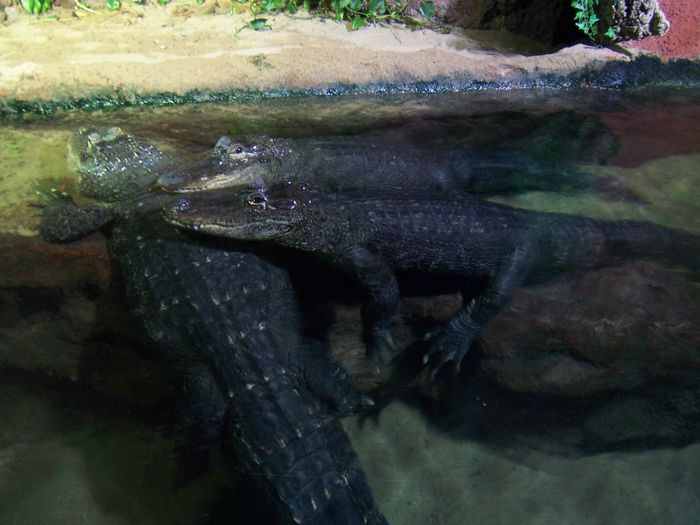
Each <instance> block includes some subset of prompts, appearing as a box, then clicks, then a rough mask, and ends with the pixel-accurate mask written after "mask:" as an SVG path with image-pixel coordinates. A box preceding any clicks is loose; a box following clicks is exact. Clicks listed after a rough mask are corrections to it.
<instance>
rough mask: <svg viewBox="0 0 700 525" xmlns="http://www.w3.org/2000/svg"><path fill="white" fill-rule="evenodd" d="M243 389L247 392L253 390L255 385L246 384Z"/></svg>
mask: <svg viewBox="0 0 700 525" xmlns="http://www.w3.org/2000/svg"><path fill="white" fill-rule="evenodd" d="M245 387H246V388H247V389H248V390H253V388H254V387H255V385H254V384H253V383H246V385H245Z"/></svg>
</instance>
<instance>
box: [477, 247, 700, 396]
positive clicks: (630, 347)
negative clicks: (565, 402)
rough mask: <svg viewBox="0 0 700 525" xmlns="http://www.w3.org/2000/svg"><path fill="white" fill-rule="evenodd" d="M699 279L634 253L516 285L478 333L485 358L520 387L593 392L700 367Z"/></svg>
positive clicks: (503, 381)
mask: <svg viewBox="0 0 700 525" xmlns="http://www.w3.org/2000/svg"><path fill="white" fill-rule="evenodd" d="M699 304H700V288H699V287H698V286H697V285H695V284H690V283H689V281H688V280H687V278H686V277H685V276H684V275H683V272H675V271H673V270H670V269H667V268H665V267H662V266H659V265H658V264H655V263H652V262H647V261H635V262H631V263H628V264H625V265H622V266H617V267H611V268H605V269H602V270H596V271H590V272H587V273H585V274H583V275H581V276H580V277H576V278H569V279H560V280H557V281H556V282H553V283H550V284H548V285H546V286H542V287H533V288H524V289H522V290H520V291H519V292H518V293H517V294H516V296H515V298H514V300H513V301H512V303H511V304H510V306H509V307H508V308H506V310H505V311H504V312H502V313H501V314H500V315H498V316H497V317H496V318H494V319H493V321H492V322H491V323H490V324H489V326H488V327H487V328H486V330H485V331H484V332H483V334H482V348H483V349H484V351H485V354H486V355H485V358H484V360H483V361H482V366H483V367H484V368H485V369H486V370H487V371H488V372H489V374H490V375H491V376H492V377H493V378H494V379H495V380H496V382H497V383H499V384H500V385H503V386H505V387H507V388H509V389H512V390H515V391H520V392H540V393H550V394H557V395H577V396H582V395H590V394H592V393H595V392H604V391H611V390H626V389H631V388H635V387H640V386H642V385H644V384H645V383H646V382H648V381H651V380H654V379H661V378H669V377H673V378H674V380H675V381H678V382H683V383H692V382H693V381H694V380H695V379H694V376H695V372H694V370H697V369H698V367H699V366H700V360H699V359H698V357H699V356H698V354H697V351H696V349H697V348H698V346H699V345H700V307H698V305H699Z"/></svg>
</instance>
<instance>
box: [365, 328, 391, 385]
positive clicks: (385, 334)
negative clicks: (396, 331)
mask: <svg viewBox="0 0 700 525" xmlns="http://www.w3.org/2000/svg"><path fill="white" fill-rule="evenodd" d="M367 339H368V341H367V357H368V358H369V363H370V367H371V368H372V372H374V374H375V375H376V374H379V372H380V367H379V365H380V364H383V365H387V364H389V363H390V362H391V358H392V355H393V353H394V349H395V348H396V345H395V344H394V338H393V337H392V336H391V332H390V331H389V329H388V328H377V329H373V330H372V332H371V335H370V336H368V338H367Z"/></svg>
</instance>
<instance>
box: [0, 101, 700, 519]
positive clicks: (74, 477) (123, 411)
mask: <svg viewBox="0 0 700 525" xmlns="http://www.w3.org/2000/svg"><path fill="white" fill-rule="evenodd" d="M105 124H106V125H118V126H121V127H123V128H124V129H125V130H127V131H129V132H131V133H133V134H135V135H137V136H139V137H141V138H143V139H146V140H149V141H152V142H155V143H157V144H159V145H160V146H162V147H163V148H164V149H167V150H169V151H171V152H177V153H178V154H180V155H183V156H184V157H186V158H196V157H197V156H199V155H203V154H204V153H205V152H206V151H207V150H208V149H210V148H211V147H212V145H213V144H214V143H215V142H216V140H217V139H218V137H219V136H221V135H222V134H230V135H235V136H238V135H244V134H259V133H263V134H269V135H273V136H288V137H309V136H315V135H329V134H331V135H338V134H359V133H372V134H379V135H382V136H387V137H390V138H391V139H392V140H399V141H403V142H404V143H405V144H406V147H407V148H417V147H421V148H436V149H438V148H442V147H465V148H470V149H471V150H473V151H477V152H488V151H492V150H494V149H507V150H512V151H517V152H520V153H527V154H528V155H530V156H532V158H536V159H539V160H540V161H542V162H545V163H548V165H557V166H567V167H569V166H570V167H571V168H572V170H573V172H575V173H580V174H581V177H583V176H584V175H585V176H586V177H588V179H590V180H591V181H593V182H592V183H591V184H588V185H582V186H579V187H576V188H574V189H561V188H558V189H557V190H556V191H547V190H548V188H547V187H543V188H541V189H539V191H528V192H522V193H518V194H508V195H499V196H497V197H494V198H493V200H495V201H498V202H502V203H506V204H509V205H512V206H517V207H522V208H528V209H533V210H539V211H552V212H561V213H567V214H573V215H584V216H590V217H596V218H603V219H611V220H619V219H635V220H641V221H649V222H653V223H657V224H662V225H666V226H671V227H674V228H679V229H682V230H685V231H687V232H690V233H694V234H696V235H700V92H698V91H692V90H685V91H676V90H648V91H643V92H639V93H635V94H621V93H616V92H569V93H560V92H559V93H549V92H522V93H474V94H464V95H438V96H421V97H417V96H410V97H374V98H369V99H367V98H350V97H348V98H341V99H305V100H297V101H293V100H291V101H290V100H276V101H267V102H264V103H257V104H248V105H237V106H213V105H202V106H195V107H188V108H176V109H159V110H147V109H135V110H123V111H119V112H102V113H95V114H71V115H66V116H63V117H59V118H56V119H53V120H50V121H34V122H28V123H25V124H11V125H10V124H6V125H0V242H1V246H2V250H3V252H4V253H3V258H5V261H6V263H5V264H4V265H3V266H0V523H8V524H34V523H47V524H50V523H89V524H93V523H94V524H102V523H104V524H112V523H114V524H132V523H136V524H140V523H143V524H146V523H148V524H155V523H163V524H165V523H168V524H170V523H183V524H200V523H202V524H204V523H228V522H231V521H233V522H239V520H240V519H241V516H245V517H244V518H243V521H241V522H248V521H250V520H254V519H255V518H254V516H255V514H254V512H255V509H250V508H248V507H249V505H248V504H247V503H246V501H247V500H246V499H245V498H246V497H245V496H243V492H244V490H243V488H244V487H242V486H241V485H245V483H244V482H243V483H241V482H240V481H237V480H238V478H236V477H235V475H232V474H230V473H229V472H228V471H227V467H226V463H225V462H224V461H222V460H221V458H220V457H218V456H217V458H216V460H215V461H214V465H213V468H212V471H211V472H210V473H208V474H207V475H205V476H204V477H203V478H200V479H198V480H196V481H194V482H193V483H191V484H190V485H188V486H186V487H184V488H181V489H177V490H176V489H175V488H174V487H173V478H174V472H175V464H174V459H173V457H172V451H171V450H172V441H171V438H170V437H169V435H168V432H167V431H166V429H167V428H168V424H169V423H168V417H169V416H168V413H167V407H168V406H169V403H170V401H169V395H170V393H169V390H168V378H167V377H161V375H160V370H159V369H160V365H159V363H158V360H157V359H156V358H155V357H154V356H153V354H152V353H150V351H149V348H148V343H144V342H142V341H140V340H139V334H136V333H133V329H132V328H130V326H131V325H130V321H129V318H128V316H127V315H126V313H125V311H124V310H125V307H124V308H122V309H121V310H120V309H119V308H120V305H122V306H123V300H122V299H121V297H120V293H121V292H120V286H121V283H120V282H119V280H118V279H117V280H115V281H114V282H112V283H111V284H108V285H105V284H104V283H103V282H101V281H100V280H99V279H100V273H99V271H98V270H96V269H95V268H94V267H93V266H90V265H86V266H84V267H81V266H77V267H75V266H71V265H70V264H64V263H62V262H61V261H62V259H61V257H60V256H55V255H51V256H48V255H46V256H45V253H48V252H46V248H45V247H42V245H41V244H40V243H38V242H37V243H33V241H27V240H26V239H25V240H22V239H21V237H25V236H34V235H35V228H36V225H37V219H36V218H35V217H33V216H32V215H31V211H32V210H31V208H29V207H27V206H26V205H27V203H28V202H29V201H30V200H31V199H32V198H33V192H34V191H35V190H36V189H46V188H48V187H59V188H61V189H64V190H67V191H70V190H71V189H72V183H73V182H74V176H73V174H72V173H71V171H70V169H69V168H68V166H67V165H66V143H67V142H68V140H69V139H70V137H71V135H72V133H73V132H74V130H75V129H76V128H78V127H80V126H91V125H105ZM588 179H587V180H588ZM18 239H19V240H18ZM94 242H95V243H99V242H100V241H99V239H97V240H95V241H94ZM91 246H92V245H91ZM69 255H70V254H69ZM72 256H73V257H78V256H81V255H80V254H78V253H77V252H75V253H72ZM82 256H85V253H83V254H82ZM66 257H67V256H66ZM88 259H89V253H88ZM81 260H82V259H81ZM99 264H102V263H101V262H98V263H96V265H99ZM32 265H34V266H32ZM61 272H65V273H61ZM68 272H72V273H70V275H69V274H68ZM81 272H82V273H81ZM90 272H92V273H90ZM83 273H90V275H93V274H94V280H95V284H94V286H90V287H88V288H87V289H85V288H80V289H78V290H76V289H75V288H73V287H72V286H74V284H75V283H76V282H82V281H80V279H79V277H80V276H81V275H82V274H83ZM81 286H82V284H81ZM356 307H357V305H355V306H350V307H348V306H347V305H346V306H343V307H340V306H337V305H336V306H335V307H334V308H335V309H336V318H337V322H336V323H335V324H334V325H333V326H332V328H331V334H330V335H329V340H330V341H331V343H332V347H333V351H334V352H335V353H336V355H340V356H341V357H343V356H345V359H346V362H347V363H352V362H353V361H352V360H353V359H357V354H358V352H359V351H360V350H359V336H358V333H359V329H358V325H359V322H358V318H357V308H356ZM343 308H346V309H347V311H346V310H343ZM353 308H354V310H353ZM343 312H346V313H343ZM398 324H400V323H397V327H395V328H396V331H397V340H399V341H400V342H401V341H404V342H405V341H410V340H411V337H413V336H411V335H406V336H405V337H404V336H403V335H402V334H404V332H406V333H408V332H409V331H410V330H409V329H408V328H407V326H406V325H405V324H402V325H401V326H398ZM402 330H403V331H402ZM348 348H350V350H348ZM353 355H354V356H355V357H353ZM348 356H349V357H348ZM358 370H360V371H358ZM355 372H356V374H357V376H358V378H359V381H360V382H361V384H363V385H365V386H367V385H372V384H375V385H376V384H382V385H383V387H382V388H381V389H380V391H379V393H378V397H379V398H380V399H382V401H383V402H382V403H380V405H379V406H380V408H379V409H378V410H377V411H376V413H374V414H370V415H364V416H356V417H351V418H346V419H345V420H344V424H345V426H346V430H347V431H348V433H349V435H350V437H351V439H352V441H353V445H354V446H355V450H356V452H357V453H358V455H359V456H360V460H361V462H362V465H363V467H364V469H365V473H366V474H367V477H368V479H369V481H370V484H371V486H372V489H373V491H374V494H375V497H376V500H377V502H378V504H379V506H380V508H381V509H382V511H383V512H384V514H385V515H386V517H387V519H388V520H389V522H390V523H392V524H413V523H420V524H423V523H425V524H433V523H435V524H461V523H467V522H475V523H494V524H495V523H499V524H511V523H512V524H516V523H517V524H522V523H532V524H547V523H552V524H555V523H556V524H560V523H576V524H578V523H678V524H685V523H694V522H696V521H697V516H698V515H700V498H699V497H698V494H700V444H698V442H699V441H700V380H699V379H698V377H700V374H699V373H700V287H699V286H698V284H697V280H696V277H694V276H693V275H691V274H690V273H689V272H686V271H685V270H684V269H682V268H675V267H671V266H665V265H663V264H658V263H649V262H640V261H633V262H630V263H626V264H625V265H623V266H622V267H619V268H609V269H602V270H594V271H591V272H588V273H586V274H582V275H577V276H564V277H561V278H558V279H555V280H552V281H551V282H547V283H543V284H540V285H537V286H534V287H527V288H525V289H523V290H521V291H520V292H518V293H517V294H516V296H515V297H514V298H513V301H512V304H511V306H510V307H509V308H508V309H506V311H505V312H504V313H503V315H500V316H499V317H497V318H496V319H494V320H493V322H492V323H491V324H490V325H489V327H488V328H487V330H485V331H484V334H483V342H482V345H481V348H480V350H479V351H478V352H474V353H473V355H472V356H471V357H470V362H469V366H468V367H467V372H466V373H465V374H464V377H462V380H461V381H460V382H459V383H458V384H452V385H449V386H447V387H444V388H435V387H432V386H429V385H427V384H426V382H425V381H424V380H422V379H420V378H419V380H418V381H417V382H415V383H410V384H409V383H405V384H404V383H402V384H399V383H398V382H397V380H394V382H393V383H392V380H389V379H388V378H386V377H384V376H382V377H380V378H378V379H377V378H372V377H368V376H367V375H366V374H365V375H363V373H362V372H361V367H357V370H355ZM241 513H243V514H241ZM236 516H238V520H237V519H236ZM246 520H247V521H246ZM251 522H252V521H251Z"/></svg>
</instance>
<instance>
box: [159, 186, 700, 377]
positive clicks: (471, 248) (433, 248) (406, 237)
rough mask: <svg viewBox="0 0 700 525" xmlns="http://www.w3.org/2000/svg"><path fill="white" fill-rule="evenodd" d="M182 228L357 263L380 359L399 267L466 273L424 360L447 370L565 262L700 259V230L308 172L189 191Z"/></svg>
mask: <svg viewBox="0 0 700 525" xmlns="http://www.w3.org/2000/svg"><path fill="white" fill-rule="evenodd" d="M164 215H165V217H166V219H167V220H168V221H170V222H171V223H173V224H175V225H178V226H180V227H184V228H189V229H193V230H196V231H200V232H204V233H209V234H213V235H215V236H223V237H230V238H235V239H240V240H248V241H267V242H268V243H272V244H276V245H281V246H284V247H287V248H294V249H297V250H302V251H305V252H311V253H314V254H317V255H319V256H321V257H323V258H326V259H327V260H329V261H331V262H333V263H335V264H336V265H339V266H340V267H341V268H343V269H345V270H347V271H348V272H350V273H352V274H353V275H354V276H355V278H356V279H357V281H358V282H359V283H360V284H361V286H362V287H363V289H364V290H365V292H366V298H365V300H364V304H363V312H362V313H363V321H364V329H365V341H366V344H367V351H368V355H369V357H370V359H371V360H372V361H373V363H374V364H377V363H378V362H379V361H380V359H384V360H386V356H387V355H388V354H389V351H390V350H391V349H392V347H393V341H392V337H391V334H390V331H389V325H390V321H391V319H392V316H393V315H394V314H395V312H396V310H397V306H398V301H399V286H398V281H397V277H396V272H397V271H414V272H416V271H417V272H419V273H421V274H426V275H427V274H436V275H443V276H447V277H448V278H454V282H455V283H456V284H457V286H456V288H461V289H462V291H467V290H469V289H470V287H471V288H472V291H471V293H472V294H473V288H474V285H475V283H481V284H482V285H483V290H481V291H480V292H479V293H477V294H475V295H473V298H472V299H471V300H469V301H465V304H464V306H463V308H462V310H461V311H459V312H458V313H457V314H456V315H455V316H454V317H453V318H452V319H451V320H450V321H448V322H447V323H446V324H445V325H444V326H442V327H441V328H439V329H438V330H435V331H433V332H432V333H431V334H429V339H430V346H429V348H428V350H427V352H426V354H425V355H424V363H426V364H427V363H428V362H430V365H431V368H432V372H431V376H432V377H433V378H435V375H436V374H437V373H438V372H439V371H440V369H442V368H443V367H444V366H445V365H447V364H448V363H450V366H453V367H454V370H455V371H456V372H457V373H458V372H459V371H460V368H461V363H462V358H463V357H464V355H465V353H466V352H467V350H468V349H469V347H470V346H471V345H472V343H473V342H474V341H475V339H476V337H477V335H478V334H479V331H480V330H481V329H482V328H483V327H484V326H485V325H486V324H487V323H488V322H489V320H490V319H491V318H492V317H493V316H494V315H495V314H496V313H498V312H499V311H500V310H501V309H502V308H503V307H504V305H505V304H506V303H507V301H508V300H509V298H510V297H511V296H512V294H513V292H514V290H515V289H516V288H517V287H519V286H520V285H522V284H529V283H534V282H541V281H544V280H546V279H548V278H549V277H551V276H553V275H557V274H559V273H561V272H565V271H571V270H576V269H588V268H595V267H601V266H608V265H613V264H616V263H617V262H619V261H622V260H624V259H626V258H630V257H658V258H661V259H666V260H669V261H671V262H672V263H679V264H681V265H684V266H686V267H690V268H692V269H693V270H695V269H697V268H698V267H700V264H699V263H700V259H699V258H700V238H698V237H695V236H693V235H690V234H687V233H684V232H682V231H679V230H674V229H670V228H666V227H663V226H658V225H654V224H651V223H644V222H636V221H622V220H621V221H603V220H594V219H589V218H583V217H576V216H571V215H564V214H556V213H540V212H534V211H527V210H523V209H516V208H512V207H509V206H505V205H500V204H495V203H492V202H489V201H486V200H484V199H481V198H478V197H476V196H472V195H462V196H459V197H457V198H455V197H452V198H446V199H444V200H435V199H429V198H427V197H426V198H424V199H416V198H414V197H396V196H387V195H373V196H365V195H358V194H337V193H332V192H328V191H325V190H323V189H320V188H318V187H315V186H313V185H312V184H310V183H308V182H299V181H296V182H292V181H290V182H287V183H283V184H278V185H275V186H271V187H257V188H252V189H247V190H244V191H239V192H232V191H230V190H228V191H227V190H219V191H211V192H205V193H197V194H191V195H188V196H187V198H183V199H182V200H181V201H180V202H178V203H177V204H176V205H174V206H171V207H169V208H166V209H165V210H164Z"/></svg>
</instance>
